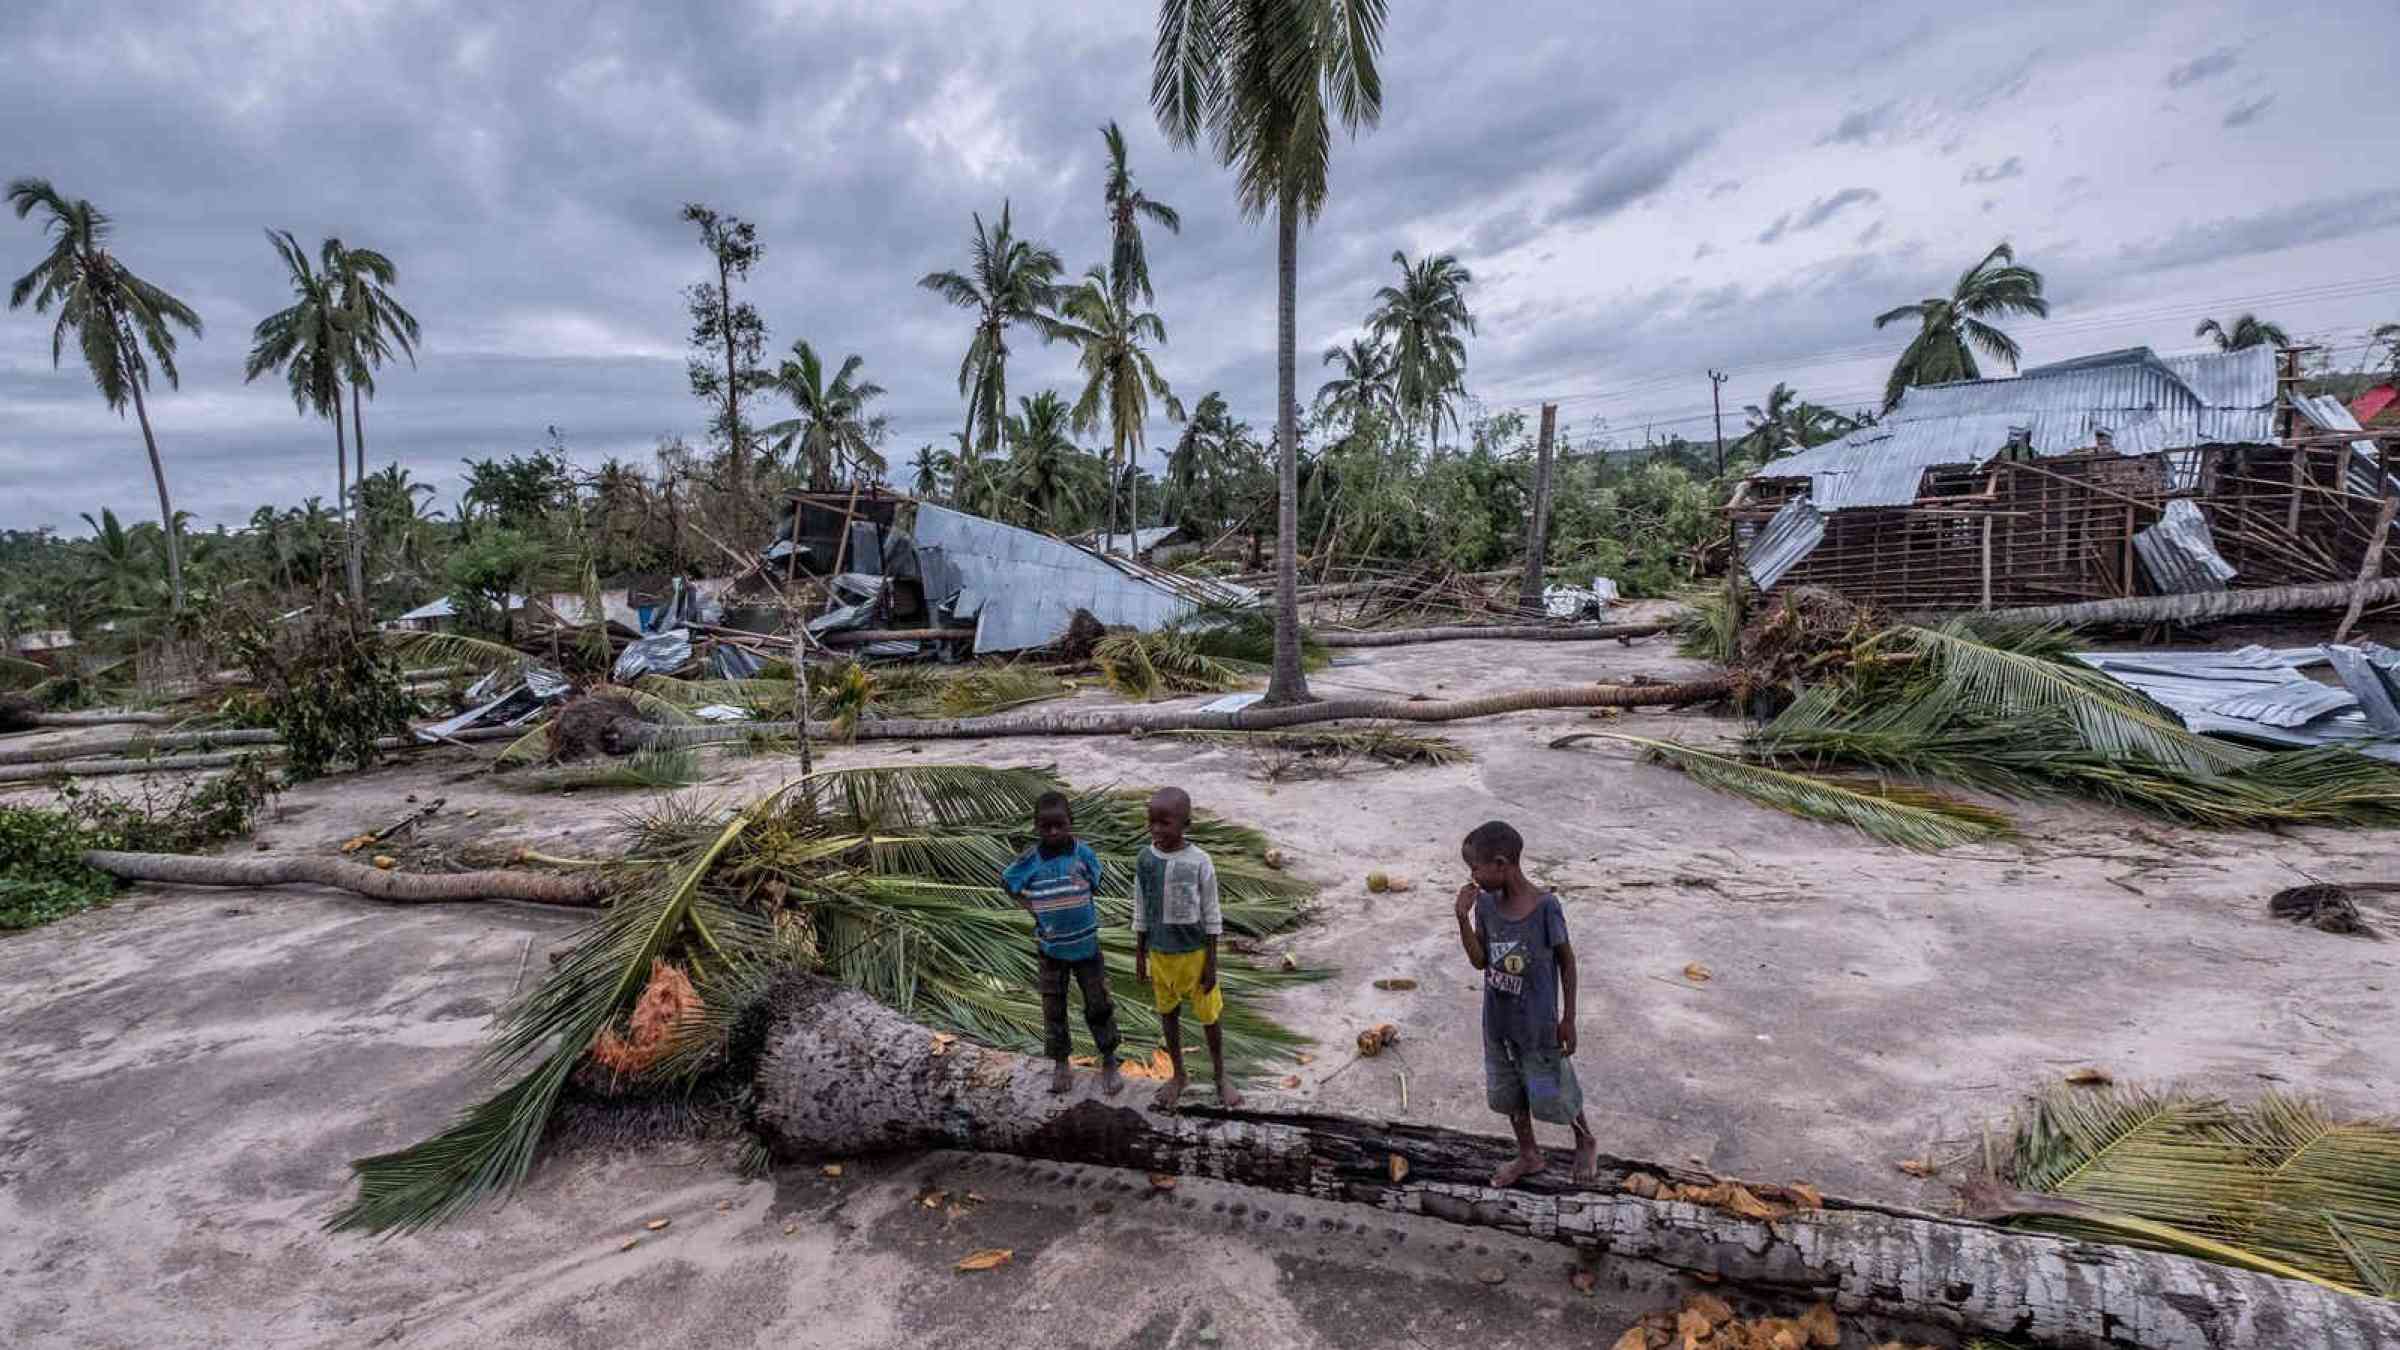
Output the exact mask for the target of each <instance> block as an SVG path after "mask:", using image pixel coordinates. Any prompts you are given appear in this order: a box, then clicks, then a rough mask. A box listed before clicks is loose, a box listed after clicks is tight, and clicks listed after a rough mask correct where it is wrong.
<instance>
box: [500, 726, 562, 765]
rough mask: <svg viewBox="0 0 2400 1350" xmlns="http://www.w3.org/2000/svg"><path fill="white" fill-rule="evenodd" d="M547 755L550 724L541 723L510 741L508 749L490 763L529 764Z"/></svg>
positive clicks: (548, 751)
mask: <svg viewBox="0 0 2400 1350" xmlns="http://www.w3.org/2000/svg"><path fill="white" fill-rule="evenodd" d="M549 753H550V723H549V722H548V721H543V722H541V723H538V724H537V725H535V727H534V728H533V729H532V730H531V731H528V732H526V733H525V734H524V735H522V736H519V737H518V738H516V739H515V740H513V741H510V742H509V743H508V748H506V749H504V750H502V751H501V752H500V753H499V754H498V755H497V756H496V757H494V758H493V760H492V763H494V764H531V763H533V762H534V761H536V760H539V759H541V758H542V757H543V756H545V755H547V754H549Z"/></svg>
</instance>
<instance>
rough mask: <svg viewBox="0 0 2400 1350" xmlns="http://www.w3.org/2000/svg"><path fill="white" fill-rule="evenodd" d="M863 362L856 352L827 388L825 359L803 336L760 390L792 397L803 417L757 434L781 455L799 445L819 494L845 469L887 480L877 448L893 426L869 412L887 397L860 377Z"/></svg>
mask: <svg viewBox="0 0 2400 1350" xmlns="http://www.w3.org/2000/svg"><path fill="white" fill-rule="evenodd" d="M865 364H866V358H865V357H862V356H858V355H856V354H852V355H851V356H850V357H848V358H847V359H845V360H844V361H843V362H842V368H841V369H840V370H839V371H837V372H835V374H834V377H833V383H832V384H830V385H829V384H827V383H825V363H824V361H823V360H821V359H820V358H819V357H818V356H817V349H816V348H814V347H811V346H810V345H808V340H807V339H806V338H803V339H801V340H800V341H798V342H795V343H793V344H792V354H791V356H789V357H787V358H786V359H785V360H784V362H783V364H782V365H780V366H778V367H777V368H776V369H775V371H774V373H773V374H771V375H769V376H767V377H766V379H765V380H763V381H762V382H761V384H762V387H764V388H767V389H772V390H774V391H775V392H777V393H779V394H781V395H783V396H784V397H785V398H788V399H790V400H791V401H792V406H793V407H794V408H797V409H799V410H800V415H799V416H798V417H793V418H787V419H785V420H784V421H781V422H777V423H775V424H774V425H773V426H768V427H762V428H760V430H759V433H758V434H759V435H761V436H766V437H771V438H774V446H775V449H774V453H775V454H776V455H778V456H780V455H783V454H785V453H787V452H790V451H792V450H793V449H794V448H795V447H797V449H798V451H799V454H800V457H801V458H804V459H806V460H807V461H808V485H809V487H810V488H812V489H813V490H815V491H818V492H823V491H825V490H827V489H828V488H831V487H832V486H833V481H834V475H835V473H836V472H837V471H838V469H839V468H840V467H841V466H843V465H847V466H848V467H849V469H850V472H851V475H852V476H853V477H855V476H857V474H858V473H859V472H861V471H864V472H866V473H867V474H869V475H871V476H873V477H876V478H881V477H882V476H883V470H884V460H883V456H882V455H881V454H879V453H877V451H876V449H875V447H876V446H878V445H880V444H882V443H883V437H884V433H885V431H886V430H887V429H888V427H889V422H888V420H887V419H886V418H885V417H883V416H882V415H881V414H880V413H878V414H872V415H870V414H869V413H868V412H867V405H868V404H870V403H872V402H874V401H875V400H876V399H879V398H881V397H883V386H882V385H880V384H877V383H875V382H874V381H872V380H862V379H860V378H859V377H858V371H859V367H861V366H863V365H865ZM795 462H796V461H795Z"/></svg>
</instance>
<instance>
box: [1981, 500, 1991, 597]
mask: <svg viewBox="0 0 2400 1350" xmlns="http://www.w3.org/2000/svg"><path fill="white" fill-rule="evenodd" d="M1983 607H1984V608H1985V609H1990V608H1991V607H1992V518H1991V517H1990V516H1985V517H1984V518H1983Z"/></svg>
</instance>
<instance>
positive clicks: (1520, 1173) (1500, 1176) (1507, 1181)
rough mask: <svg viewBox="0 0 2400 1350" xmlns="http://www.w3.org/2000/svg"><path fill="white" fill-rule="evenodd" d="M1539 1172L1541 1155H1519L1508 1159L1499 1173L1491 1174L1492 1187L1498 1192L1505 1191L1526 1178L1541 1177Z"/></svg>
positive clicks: (1540, 1169)
mask: <svg viewBox="0 0 2400 1350" xmlns="http://www.w3.org/2000/svg"><path fill="white" fill-rule="evenodd" d="M1541 1171H1542V1155H1541V1154H1539V1153H1520V1154H1518V1155H1517V1156H1516V1157H1514V1158H1511V1159H1509V1160H1508V1165H1507V1166H1506V1167H1503V1168H1501V1169H1500V1170H1499V1171H1497V1172H1494V1173H1492V1185H1493V1187H1494V1188H1496V1189H1498V1190H1503V1191H1505V1190H1507V1189H1508V1188H1509V1187H1511V1186H1514V1185H1516V1184H1517V1183H1518V1182H1520V1181H1523V1180H1524V1179H1525V1178H1527V1177H1531V1176H1539V1175H1541Z"/></svg>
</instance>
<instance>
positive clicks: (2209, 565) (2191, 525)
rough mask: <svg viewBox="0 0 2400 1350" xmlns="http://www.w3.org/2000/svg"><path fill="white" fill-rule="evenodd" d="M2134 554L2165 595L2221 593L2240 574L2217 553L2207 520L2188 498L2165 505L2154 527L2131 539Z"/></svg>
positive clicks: (2223, 556)
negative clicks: (2226, 584) (2201, 592)
mask: <svg viewBox="0 0 2400 1350" xmlns="http://www.w3.org/2000/svg"><path fill="white" fill-rule="evenodd" d="M2133 551H2134V552H2135V553H2137V554H2140V555H2141V559H2142V570H2143V571H2145V572H2148V573H2149V574H2150V580H2151V581H2152V582H2154V583H2156V585H2157V586H2158V589H2159V591H2160V592H2161V593H2162V594H2166V595H2188V594H2193V593H2196V592H2200V591H2221V590H2224V589H2225V583H2227V582H2229V581H2231V580H2233V579H2234V578H2235V577H2236V576H2239V575H2240V573H2238V572H2236V571H2235V570H2234V567H2233V564H2232V563H2229V562H2227V561H2225V555H2224V554H2222V553H2219V552H2217V542H2216V539H2215V537H2214V536H2213V535H2211V534H2210V533H2209V529H2208V517H2206V516H2204V515H2202V514H2200V508H2199V506H2197V505H2196V504H2194V503H2193V502H2192V501H2191V500H2190V499H2189V498H2182V497H2179V498H2177V499H2175V500H2174V501H2171V502H2168V503H2167V508H2166V510H2165V511H2164V512H2162V513H2161V514H2160V515H2159V519H2158V523H2157V524H2156V525H2153V526H2151V527H2150V528H2148V529H2146V530H2142V531H2139V532H2137V533H2136V534H2135V535H2134V536H2133Z"/></svg>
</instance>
